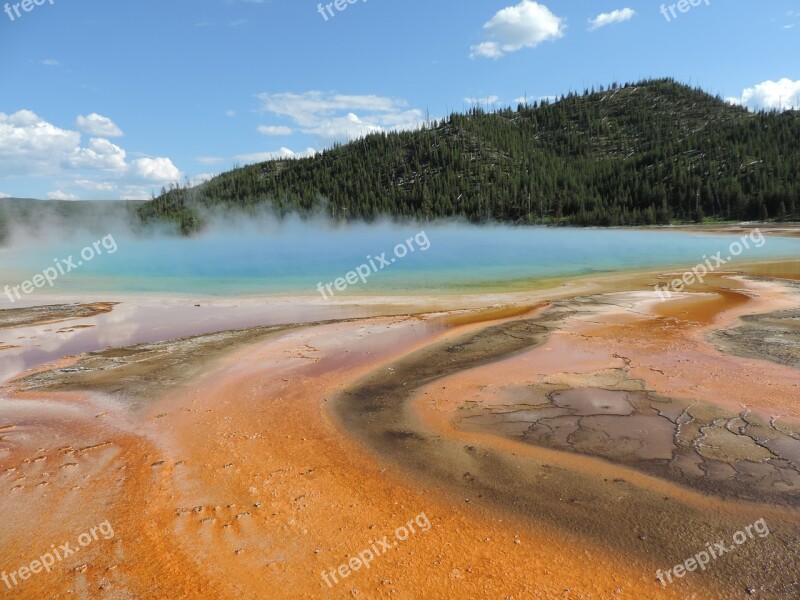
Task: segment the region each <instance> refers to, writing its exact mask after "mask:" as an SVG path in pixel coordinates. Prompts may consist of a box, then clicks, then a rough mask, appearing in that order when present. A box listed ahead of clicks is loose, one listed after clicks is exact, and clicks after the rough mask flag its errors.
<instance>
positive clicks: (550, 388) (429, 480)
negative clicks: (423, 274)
mask: <svg viewBox="0 0 800 600" xmlns="http://www.w3.org/2000/svg"><path fill="white" fill-rule="evenodd" d="M653 281H655V279H654V278H651V277H647V276H644V275H637V276H635V277H631V278H629V279H628V280H625V279H624V278H621V277H620V276H619V275H615V276H613V277H609V278H608V280H607V281H606V282H600V283H596V284H592V285H591V286H586V285H584V284H574V283H573V284H570V286H568V288H567V289H566V290H565V289H563V288H557V289H554V290H551V291H550V292H546V291H537V292H536V293H531V294H530V295H528V296H525V295H521V294H515V295H514V296H513V302H511V303H510V304H508V305H505V306H499V305H498V306H495V307H493V308H491V309H488V310H459V311H455V312H438V313H436V314H424V310H419V313H418V314H415V315H405V316H384V317H366V318H353V319H344V320H339V321H331V322H325V323H309V324H306V325H302V324H301V325H293V326H291V327H273V328H264V329H262V330H252V331H248V332H240V333H231V334H228V335H223V336H213V335H212V336H205V337H204V336H199V337H197V338H186V339H183V340H177V341H175V342H170V343H163V344H156V345H153V344H150V345H147V346H146V347H131V348H128V349H119V350H109V351H104V352H97V353H93V354H92V355H85V356H78V357H73V358H64V359H63V360H60V361H58V362H56V363H54V364H53V365H50V366H49V367H38V368H37V369H36V371H32V372H29V373H26V374H24V376H21V377H19V378H17V379H16V380H14V381H12V382H10V383H8V384H7V385H6V386H5V388H4V389H3V390H2V392H1V393H2V396H3V399H2V402H0V512H1V513H2V514H3V515H4V516H5V517H6V525H5V526H4V527H3V528H0V569H2V570H3V572H4V574H5V575H6V576H7V578H8V581H9V584H6V583H0V586H2V587H3V588H5V589H4V591H5V593H6V594H7V595H8V597H14V598H31V599H41V598H109V599H111V598H114V599H117V598H120V599H122V598H142V599H151V598H152V599H163V598H170V599H172V598H176V599H177V598H198V599H199V598H231V599H233V598H236V599H241V598H248V599H249V598H253V599H262V598H287V599H290V598H291V599H294V598H408V599H417V598H442V599H451V598H458V599H461V598H464V599H473V598H474V599H479V598H499V599H510V598H516V599H521V598H541V599H560V598H565V599H573V600H574V599H587V600H589V599H592V600H594V599H599V600H606V599H609V600H612V599H617V598H631V599H637V600H638V599H649V598H675V599H684V598H696V599H706V598H708V599H717V598H719V599H726V600H727V599H729V598H747V597H751V596H752V594H756V596H755V597H761V598H792V597H796V593H797V591H798V590H797V588H796V586H795V587H792V580H793V578H794V579H796V577H795V576H794V574H796V573H797V572H798V570H797V566H798V558H797V557H796V553H794V551H793V550H791V549H790V548H789V547H787V545H786V544H787V540H792V539H798V536H799V535H800V523H799V521H800V519H798V517H797V510H796V508H797V505H796V503H795V500H796V490H797V489H798V485H799V482H798V481H797V480H796V479H795V478H794V475H793V471H792V468H791V465H792V464H794V461H795V460H796V456H795V453H796V452H797V449H796V447H795V445H794V442H795V441H796V439H797V437H796V435H797V428H796V425H795V423H796V422H797V421H800V408H798V407H797V406H796V405H795V403H794V402H793V401H794V400H795V399H797V398H798V394H797V391H798V382H799V381H800V379H799V378H798V371H797V368H796V366H794V367H793V366H792V365H791V364H786V363H787V361H789V363H790V362H791V360H792V356H791V355H786V354H785V353H780V352H778V351H777V350H775V349H774V348H771V347H770V348H761V347H760V346H758V345H753V343H752V340H751V337H750V331H749V330H746V329H744V330H742V331H740V332H735V333H731V334H730V339H728V338H724V339H723V338H720V339H717V338H713V337H709V336H713V335H715V334H719V332H720V331H725V332H729V331H733V329H732V328H735V327H738V326H739V325H740V324H741V321H740V320H739V317H740V316H744V315H748V314H754V313H763V314H767V313H769V314H771V315H774V314H777V313H781V314H778V316H772V317H770V320H769V321H768V322H767V321H764V322H762V321H758V322H753V323H749V322H748V323H747V326H748V327H756V328H757V327H770V328H778V327H783V325H782V323H784V321H783V319H784V318H785V317H784V316H782V314H783V313H782V311H783V312H786V311H791V310H796V309H797V305H798V302H797V292H796V289H795V288H793V287H791V286H790V285H788V284H787V283H786V281H785V280H782V281H772V280H764V279H757V280H756V279H749V278H745V277H740V276H733V275H726V276H720V277H719V278H716V279H715V280H714V281H713V282H708V286H707V289H702V290H689V295H688V296H684V295H680V296H677V295H676V297H675V298H671V299H669V300H668V301H665V302H663V303H659V302H658V301H657V297H656V296H655V294H654V292H653V291H652V288H651V287H649V286H650V284H651V283H652V282H653ZM619 290H622V291H619ZM585 294H591V295H585ZM441 304H442V300H441V299H435V301H434V300H432V301H431V306H436V307H439V306H441ZM759 353H761V354H759ZM762 354H763V356H762ZM749 374H750V375H749ZM752 374H758V377H754V376H752ZM65 390H69V391H65ZM587 390H594V391H587ZM743 405H744V407H745V408H743ZM506 415H512V418H507V416H506ZM543 419H545V420H544V421H543ZM546 419H550V421H546ZM622 419H628V420H627V421H622ZM658 419H662V421H659V420H658ZM549 423H558V427H553V432H550V433H549V434H547V435H545V433H544V429H543V427H544V425H543V424H549ZM670 426H675V427H676V428H678V429H679V432H678V437H677V438H675V439H673V438H671V437H670V436H664V435H663V432H664V431H667V428H668V427H670ZM569 427H573V430H572V433H571V434H569V435H566V434H565V435H564V436H559V435H556V433H554V432H558V431H566V428H569ZM642 427H644V428H645V429H646V431H648V432H650V434H651V435H649V436H642V435H640V434H639V433H638V430H639V429H641V428H642ZM768 427H772V429H771V430H768ZM751 430H752V431H751ZM749 433H752V436H753V437H756V438H758V440H759V442H758V443H756V442H754V441H753V437H749V435H748V434H749ZM745 438H746V439H745ZM673 443H674V444H676V445H677V446H680V447H681V448H682V452H683V453H682V454H681V452H677V451H676V453H675V455H674V457H673V454H672V453H673V446H672V444H673ZM681 444H683V446H681ZM776 457H780V459H778V458H776ZM704 469H706V470H704ZM698 472H699V473H700V475H704V476H702V477H701V476H700V475H698V474H697V473H698ZM693 477H694V478H693ZM737 494H739V496H741V497H739V496H737ZM761 518H763V519H765V522H767V523H769V525H770V534H769V535H768V536H766V537H760V536H755V537H753V539H750V540H749V541H747V543H745V544H742V545H741V546H740V547H737V548H736V549H735V551H733V552H731V553H730V554H729V555H726V556H721V557H720V558H719V559H716V560H714V562H713V563H711V564H710V565H709V566H708V568H707V569H706V570H703V571H702V572H700V571H699V570H697V571H693V572H690V573H685V574H684V575H683V576H678V575H674V576H673V575H672V572H671V573H670V577H671V578H672V579H673V582H672V583H666V581H665V584H662V583H660V581H659V578H658V577H659V574H661V576H662V577H664V574H663V572H665V571H667V570H670V569H673V567H674V566H675V565H677V564H679V563H684V561H685V560H686V559H689V558H691V557H692V556H694V555H696V554H697V553H699V552H702V551H704V549H705V548H706V544H707V543H711V542H717V541H719V540H723V539H724V540H728V544H730V539H731V536H732V535H733V534H734V533H735V532H737V530H740V529H742V528H743V527H745V526H746V525H748V524H752V523H755V522H756V521H757V520H758V519H761ZM65 543H68V544H69V549H70V550H72V552H69V553H67V552H66V551H63V552H61V554H64V556H59V557H58V558H57V559H55V560H54V561H52V563H53V564H52V565H50V564H49V562H50V558H47V555H48V554H52V553H54V552H55V551H56V550H58V549H59V548H62V547H63V545H64V544H65ZM35 561H38V563H36V562H35ZM43 564H48V568H47V569H44V568H43ZM678 572H679V570H678ZM9 574H13V575H14V577H13V578H11V577H10V576H9ZM23 575H24V577H23ZM748 590H751V591H748Z"/></svg>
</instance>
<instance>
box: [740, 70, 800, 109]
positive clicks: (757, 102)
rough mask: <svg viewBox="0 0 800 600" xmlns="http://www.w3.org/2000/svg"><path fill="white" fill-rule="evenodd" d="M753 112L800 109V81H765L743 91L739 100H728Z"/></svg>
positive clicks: (785, 78)
mask: <svg viewBox="0 0 800 600" xmlns="http://www.w3.org/2000/svg"><path fill="white" fill-rule="evenodd" d="M728 101H729V102H731V103H734V104H741V105H743V106H746V107H747V108H750V109H752V110H788V109H796V110H798V109H800V80H798V81H792V80H791V79H789V78H788V77H784V78H783V79H780V80H778V81H771V80H768V81H764V82H762V83H759V84H756V85H755V86H753V87H751V88H746V89H745V90H744V91H742V95H741V97H739V98H728Z"/></svg>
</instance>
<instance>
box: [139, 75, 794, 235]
mask: <svg viewBox="0 0 800 600" xmlns="http://www.w3.org/2000/svg"><path fill="white" fill-rule="evenodd" d="M264 202H270V203H271V204H272V205H273V206H274V208H275V209H276V211H277V212H278V213H280V214H287V213H290V212H300V213H301V214H304V213H311V212H315V211H319V210H324V211H326V212H327V213H328V214H329V215H331V216H332V217H334V218H337V219H361V218H363V219H366V220H371V219H374V218H376V217H378V216H380V215H390V216H394V217H401V218H408V217H415V218H421V219H429V218H446V217H462V218H466V219H468V220H470V221H475V222H484V221H504V222H521V223H558V224H569V225H637V224H656V223H668V222H674V221H684V222H685V221H696V220H700V219H702V218H703V217H705V218H716V219H723V220H744V219H766V218H786V217H787V216H792V217H795V218H796V217H797V211H798V209H800V113H799V112H797V111H787V112H784V113H777V112H772V113H760V114H753V113H749V112H747V111H746V110H744V109H743V108H741V107H737V106H732V105H730V104H728V103H726V102H724V101H723V100H722V99H720V98H718V97H714V96H711V95H709V94H707V93H705V92H703V91H702V90H698V89H692V88H690V87H687V86H684V85H681V84H678V83H676V82H675V81H672V80H666V79H661V80H649V81H644V82H640V83H636V84H626V85H624V86H618V85H613V86H611V88H609V89H601V90H600V91H587V92H585V93H584V94H582V95H579V94H571V95H569V96H566V97H563V98H561V99H559V100H558V101H556V102H552V103H548V102H542V103H534V104H529V105H527V106H526V105H520V106H518V107H517V108H516V110H514V109H507V110H502V111H498V112H494V113H486V112H484V111H482V110H480V109H474V110H472V111H470V112H469V113H468V114H452V115H451V116H450V117H448V118H447V119H445V120H443V121H442V122H434V123H431V124H430V125H429V126H427V127H425V128H423V129H421V130H417V131H413V132H400V133H389V134H383V133H382V134H373V135H370V136H368V137H366V138H364V139H361V140H358V141H355V142H351V143H349V144H347V145H340V146H336V147H334V148H332V149H330V150H328V151H326V152H323V153H321V154H319V155H317V156H316V157H314V158H308V159H299V160H283V161H270V162H265V163H261V164H256V165H250V166H246V167H243V168H239V169H235V170H233V171H230V172H228V173H224V174H222V175H220V176H218V177H216V178H215V179H213V180H211V181H209V182H208V183H205V184H203V185H201V186H198V187H195V188H191V189H184V188H177V189H172V190H169V191H166V192H165V193H163V194H162V195H161V196H159V197H158V198H155V199H153V200H152V201H151V202H148V203H147V204H145V205H144V206H142V207H141V208H140V209H139V214H140V216H141V217H142V218H143V220H144V221H146V222H147V221H152V220H158V219H162V218H167V219H171V220H175V221H177V222H178V223H180V225H181V229H182V230H183V231H184V232H191V231H193V230H195V229H197V228H199V227H201V226H202V217H201V216H200V215H203V214H204V210H203V208H204V207H219V206H224V207H226V208H237V209H240V210H245V211H247V210H250V209H252V207H254V206H255V205H258V204H261V203H264Z"/></svg>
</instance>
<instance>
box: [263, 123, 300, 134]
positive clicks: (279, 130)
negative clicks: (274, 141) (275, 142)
mask: <svg viewBox="0 0 800 600" xmlns="http://www.w3.org/2000/svg"><path fill="white" fill-rule="evenodd" d="M258 133H261V134H263V135H292V128H291V127H286V126H284V125H259V126H258Z"/></svg>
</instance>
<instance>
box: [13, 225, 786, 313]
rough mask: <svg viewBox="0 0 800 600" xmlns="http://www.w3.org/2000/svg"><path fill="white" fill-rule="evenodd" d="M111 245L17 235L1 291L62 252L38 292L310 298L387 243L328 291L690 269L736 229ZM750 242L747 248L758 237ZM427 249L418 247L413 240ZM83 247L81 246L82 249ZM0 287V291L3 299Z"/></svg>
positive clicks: (775, 246)
mask: <svg viewBox="0 0 800 600" xmlns="http://www.w3.org/2000/svg"><path fill="white" fill-rule="evenodd" d="M421 230H424V232H425V234H424V236H418V239H416V240H412V242H411V245H412V246H414V248H415V250H414V252H409V253H408V254H407V255H406V256H405V257H402V258H399V257H396V256H395V253H394V248H395V246H396V245H397V244H405V240H407V239H409V238H413V237H414V236H415V235H418V234H419V232H420V231H421ZM109 235H111V236H112V238H113V244H115V245H116V251H115V252H113V253H110V249H111V248H112V247H113V244H111V243H110V242H111V240H107V245H108V248H106V247H104V246H103V244H102V243H101V244H99V248H100V249H101V253H100V254H99V255H97V256H95V257H94V258H92V259H91V260H89V261H85V262H84V263H83V264H82V265H80V266H77V263H78V262H79V261H80V260H81V258H80V256H79V255H80V252H81V249H82V248H84V247H85V246H87V245H91V244H92V243H93V242H94V241H95V240H99V237H100V236H95V237H88V236H87V235H80V236H75V237H73V238H71V239H63V238H62V237H60V236H58V235H57V234H52V235H48V236H45V238H44V239H36V240H28V241H25V242H21V243H16V244H15V245H14V246H13V247H12V248H10V249H4V250H2V251H0V291H1V290H2V288H3V287H4V286H5V285H18V284H20V283H21V282H22V281H23V280H26V279H30V278H31V277H32V276H33V275H34V274H36V273H41V272H42V271H43V270H44V269H46V268H48V267H52V266H53V265H54V258H58V259H62V258H63V259H66V258H67V257H68V256H70V255H72V256H73V262H74V263H75V264H76V269H75V270H73V271H72V272H70V273H67V274H65V275H63V276H62V275H59V277H58V279H57V280H56V281H55V283H54V286H53V287H52V288H50V287H48V286H45V287H44V288H42V289H41V290H36V292H35V293H34V296H37V295H41V294H43V293H45V294H46V293H64V294H74V293H85V292H112V293H113V292H124V293H137V292H141V293H150V294H166V295H180V294H189V295H204V296H222V295H225V296H249V295H260V294H303V295H306V294H307V295H317V296H319V295H320V294H319V292H318V291H317V286H318V283H322V284H323V285H324V284H326V283H333V282H335V280H336V279H337V278H339V277H342V278H343V277H345V275H346V274H347V273H348V272H349V271H353V270H355V269H356V268H357V267H358V266H359V265H362V264H365V265H369V261H368V259H367V257H368V256H370V257H372V258H373V264H375V265H376V266H377V265H378V264H379V263H378V262H377V261H375V260H374V259H375V257H376V256H378V255H380V254H381V253H383V252H386V257H385V258H386V259H387V260H389V259H391V258H395V262H393V263H391V262H390V264H389V265H388V266H385V267H384V268H383V269H382V270H379V271H378V272H374V270H373V269H372V267H369V266H368V267H367V268H368V269H369V271H370V274H369V276H368V279H367V282H366V283H362V282H361V281H360V280H359V281H358V282H357V283H356V284H353V285H348V286H347V289H346V290H345V291H344V292H336V295H337V297H345V296H357V295H359V294H379V295H384V294H394V293H404V294H409V293H410V294H413V293H425V292H442V291H450V290H453V291H456V290H457V291H474V292H482V291H487V292H488V291H495V290H496V291H504V290H509V289H525V288H526V287H528V286H530V285H531V284H532V283H534V282H536V281H538V280H542V279H546V278H552V277H559V276H571V275H582V274H589V273H592V272H603V271H616V270H623V269H630V270H633V269H642V268H651V267H656V268H659V267H682V266H685V267H687V268H688V267H692V266H694V265H696V264H697V263H700V262H702V261H703V257H704V256H711V255H713V254H716V253H717V252H719V251H722V258H727V257H728V255H729V247H730V244H731V243H732V242H736V241H738V240H740V239H741V236H718V235H701V234H694V233H686V232H672V231H663V230H659V231H634V230H618V229H613V230H606V229H597V230H585V229H547V228H514V227H499V226H498V227H472V226H466V225H448V226H441V225H440V226H432V225H430V224H426V225H407V226H398V225H389V224H383V225H373V226H365V225H358V226H351V227H343V228H330V227H328V226H324V225H319V224H303V223H289V224H286V225H283V226H278V225H274V224H272V225H270V226H264V225H259V226H256V225H255V224H252V225H247V226H241V225H240V226H238V227H235V228H234V227H229V228H224V227H220V228H218V229H216V230H214V231H212V232H210V233H207V234H205V235H203V236H201V237H197V238H193V239H183V238H176V237H166V236H163V237H153V238H137V237H136V236H134V235H132V234H130V233H129V232H126V231H124V230H120V231H116V232H115V231H110V232H109ZM759 243H760V244H762V245H761V247H760V248H759V247H756V246H757V245H758V244H759ZM749 245H750V246H751V247H750V249H743V251H742V254H741V255H740V256H739V257H738V258H733V257H732V260H731V261H730V262H729V263H728V264H727V265H726V266H727V267H729V268H735V265H736V264H737V263H741V262H745V261H756V260H765V259H773V258H791V259H800V239H797V238H794V239H792V238H780V237H769V238H766V241H762V238H758V237H756V239H755V241H750V242H749ZM426 246H428V247H427V250H423V248H424V247H426ZM87 254H88V253H87ZM5 298H6V297H5V296H2V298H0V299H5Z"/></svg>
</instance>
